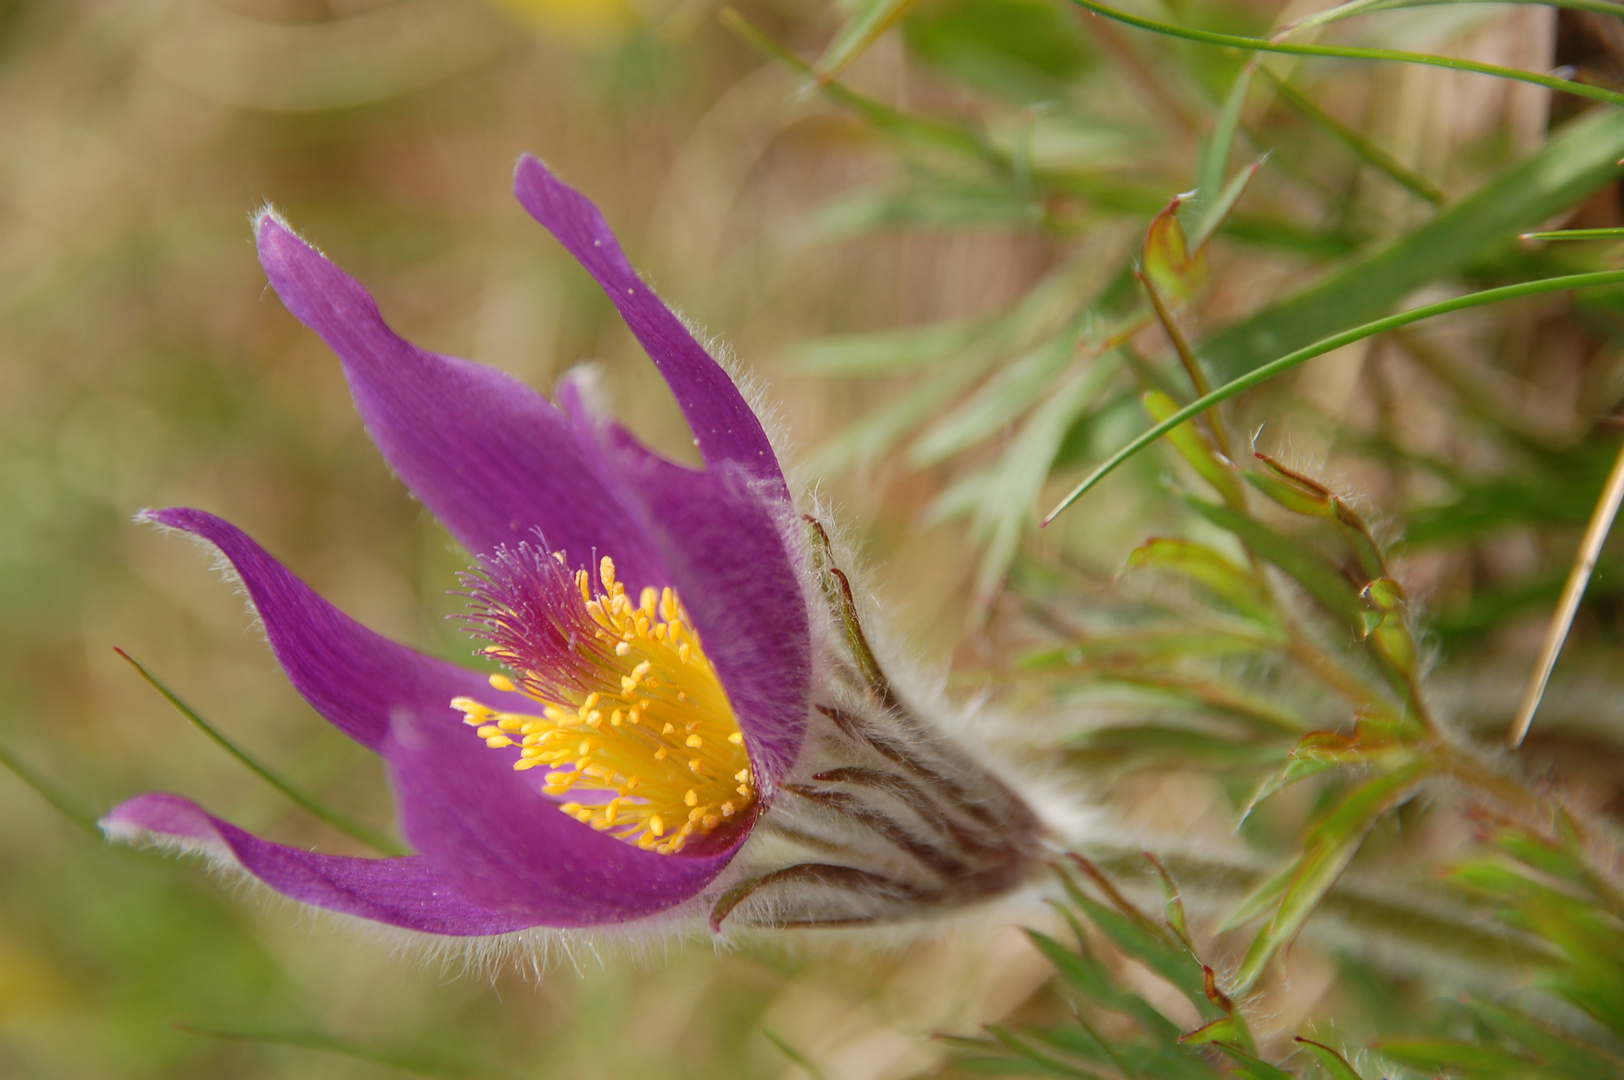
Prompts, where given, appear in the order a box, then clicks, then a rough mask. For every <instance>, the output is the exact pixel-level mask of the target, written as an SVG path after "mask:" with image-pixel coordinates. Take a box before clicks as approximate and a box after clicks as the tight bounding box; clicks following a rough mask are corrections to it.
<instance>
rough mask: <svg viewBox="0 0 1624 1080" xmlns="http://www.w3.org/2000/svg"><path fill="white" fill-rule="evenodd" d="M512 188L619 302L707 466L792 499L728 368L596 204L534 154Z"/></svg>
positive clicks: (521, 163)
mask: <svg viewBox="0 0 1624 1080" xmlns="http://www.w3.org/2000/svg"><path fill="white" fill-rule="evenodd" d="M513 192H514V194H515V195H516V196H517V197H518V200H519V202H520V204H521V205H523V207H524V208H525V209H526V210H527V211H529V212H530V216H531V217H533V218H535V219H536V220H537V221H539V222H541V224H543V225H545V226H546V227H547V229H548V231H550V232H551V233H552V234H553V235H554V236H556V237H557V238H558V241H559V243H561V244H563V245H564V248H565V250H567V251H568V252H569V253H570V254H571V255H573V256H575V259H576V261H577V262H579V263H580V264H581V265H582V266H583V267H585V268H586V271H587V273H589V274H591V275H592V276H593V278H595V279H596V280H597V282H598V284H599V285H601V286H602V287H603V291H604V292H605V293H607V294H608V296H609V299H610V300H611V301H613V302H614V305H615V308H616V309H617V310H618V311H619V312H620V317H621V318H622V319H624V320H626V325H627V326H629V327H630V328H631V331H632V333H633V334H634V335H636V337H637V340H638V341H639V342H640V343H641V344H642V346H643V349H644V351H645V352H647V353H648V355H649V359H651V360H653V361H654V365H655V366H656V367H658V368H659V369H660V374H661V375H662V376H663V377H664V378H665V381H666V384H667V385H668V386H670V387H671V392H672V393H673V394H675V395H676V398H677V404H678V405H680V406H681V407H682V414H683V416H685V417H687V419H688V426H689V427H690V428H691V429H692V430H693V433H694V441H695V442H697V443H698V444H699V452H700V454H701V456H703V457H704V459H705V463H706V464H707V465H710V466H715V465H718V464H720V463H722V462H727V461H731V462H734V463H736V464H737V465H738V466H740V467H741V468H742V469H743V470H744V471H745V472H746V473H748V474H749V475H750V476H752V477H755V478H757V479H759V480H762V481H765V482H767V486H768V487H769V488H770V490H771V493H772V494H774V495H776V496H778V497H779V498H782V499H785V500H787V499H788V498H789V488H788V487H787V486H786V485H785V483H784V474H783V472H782V470H780V469H779V467H778V458H777V457H776V456H775V455H774V454H773V448H772V444H771V443H770V442H769V441H768V439H767V433H766V432H765V431H763V430H762V427H761V421H760V420H758V419H757V418H756V414H755V413H754V412H752V411H751V410H750V406H749V404H747V403H746V402H745V400H744V395H742V394H740V393H739V389H738V387H737V386H735V385H734V384H733V380H732V379H730V378H729V377H728V375H727V372H725V371H723V370H722V367H721V365H720V364H718V363H717V362H716V361H715V359H713V358H712V357H711V355H710V353H708V352H706V351H705V349H704V347H703V346H702V345H700V344H699V342H697V341H695V340H694V338H693V335H692V334H690V333H688V331H687V329H686V328H685V327H684V326H683V325H682V323H681V321H679V320H678V319H677V317H676V316H675V315H673V314H672V313H671V311H670V309H669V308H667V307H666V306H665V305H664V304H663V303H661V302H660V298H659V297H658V296H656V295H655V294H654V290H653V289H650V288H649V287H648V286H647V285H645V284H643V282H642V280H641V279H640V278H639V277H638V276H637V272H636V271H634V270H633V269H632V267H631V263H629V262H627V261H626V256H625V254H624V253H623V252H622V251H621V250H620V244H619V243H618V242H616V240H615V236H614V234H613V233H612V232H610V231H609V226H608V224H606V223H605V222H604V220H603V216H602V215H601V214H599V213H598V209H597V207H595V206H593V205H592V203H591V202H590V201H589V200H588V199H587V198H586V197H585V196H584V195H582V194H581V193H580V192H578V191H576V190H575V189H574V188H571V187H569V186H567V185H565V184H563V183H562V182H560V181H559V180H558V179H557V178H556V177H555V176H553V174H552V173H550V172H548V171H547V167H546V166H545V165H543V164H542V163H541V162H539V161H537V160H536V159H535V158H533V157H531V156H530V155H529V154H526V155H524V156H523V157H521V158H520V159H519V164H518V167H517V168H516V169H515V170H514V176H513Z"/></svg>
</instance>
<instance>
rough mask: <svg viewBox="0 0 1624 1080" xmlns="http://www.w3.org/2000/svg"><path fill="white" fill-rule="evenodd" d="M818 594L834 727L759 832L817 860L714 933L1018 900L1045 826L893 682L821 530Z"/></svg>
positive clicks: (732, 911) (722, 907)
mask: <svg viewBox="0 0 1624 1080" xmlns="http://www.w3.org/2000/svg"><path fill="white" fill-rule="evenodd" d="M806 520H807V522H808V538H809V544H810V546H811V549H812V551H811V555H812V566H813V569H814V572H815V573H816V574H817V576H818V588H819V591H820V593H821V595H822V597H823V599H824V600H825V601H826V602H827V603H828V605H829V613H830V615H831V616H832V617H833V619H834V621H835V626H836V628H837V629H838V630H839V634H838V635H837V647H836V648H835V649H834V650H833V653H834V655H832V656H830V657H828V663H829V666H830V667H831V668H832V669H833V674H834V676H835V677H834V679H833V680H831V684H830V685H829V687H828V688H827V689H826V692H825V693H826V698H827V699H826V700H816V701H814V709H815V712H816V714H817V715H818V716H819V717H821V718H822V720H823V721H824V724H823V726H822V728H821V730H820V733H819V737H818V738H817V739H816V740H815V745H814V746H813V747H812V748H811V750H810V751H809V752H808V753H807V754H806V755H805V757H804V758H803V761H802V762H801V764H799V765H798V766H797V770H796V776H795V777H794V778H792V780H791V781H790V782H786V783H784V784H783V785H781V786H780V788H779V792H780V795H781V798H780V799H779V801H778V803H777V804H776V805H775V806H774V807H773V809H772V811H771V812H769V813H768V814H767V815H766V816H765V817H764V818H763V820H762V822H761V825H760V828H762V829H763V830H765V831H767V832H770V833H775V834H776V835H777V836H778V838H779V839H780V840H786V841H790V842H792V843H794V844H795V845H796V846H797V847H801V848H804V849H810V850H812V851H815V852H817V854H818V859H817V861H814V862H803V863H796V864H793V865H790V866H784V867H779V868H775V869H772V870H770V871H767V872H765V873H761V874H758V875H756V876H753V877H749V878H747V879H745V880H743V881H740V882H738V883H737V884H735V885H733V886H732V887H730V888H729V889H728V890H727V891H726V892H724V893H723V894H722V896H721V897H720V898H719V899H718V900H717V901H716V902H715V903H714V905H713V906H712V909H711V915H710V923H711V927H712V929H713V930H716V929H719V928H720V927H721V925H722V923H723V922H724V921H725V920H728V919H730V918H731V919H735V920H737V921H740V922H743V923H744V924H746V925H753V926H772V927H821V926H850V925H861V924H868V923H881V922H895V921H900V920H905V919H910V918H916V917H919V916H920V915H923V914H927V913H929V912H931V911H935V910H940V909H944V908H951V907H958V906H962V905H964V904H968V903H973V902H976V901H978V900H985V899H988V898H991V897H993V896H997V895H999V894H1001V893H1004V892H1007V891H1009V890H1010V889H1012V888H1014V887H1016V886H1017V885H1019V884H1021V883H1022V882H1023V881H1025V880H1026V879H1027V878H1028V877H1030V876H1031V874H1032V873H1034V872H1035V871H1036V870H1037V868H1038V867H1040V866H1041V865H1042V858H1043V849H1042V846H1041V845H1042V838H1043V832H1044V830H1043V826H1042V824H1041V822H1040V821H1039V820H1038V818H1037V815H1036V814H1034V813H1033V812H1032V810H1031V809H1030V808H1029V807H1028V806H1027V805H1026V803H1025V801H1024V800H1023V799H1022V798H1021V797H1020V795H1018V794H1017V793H1016V792H1015V791H1014V789H1012V788H1011V787H1010V786H1009V785H1007V784H1006V783H1004V782H1003V781H1002V780H1000V779H999V778H998V777H997V776H996V775H995V774H994V773H993V772H992V771H991V770H990V769H988V768H987V767H986V766H985V765H983V764H982V763H981V762H980V761H979V760H977V759H976V758H974V757H972V756H971V755H970V754H968V753H966V752H965V751H963V750H961V749H959V748H958V747H957V746H955V745H953V744H952V743H950V742H949V741H948V740H947V739H945V738H944V737H943V736H942V735H941V734H940V733H939V732H937V731H936V730H935V729H934V728H933V726H932V725H931V724H930V723H929V722H928V721H927V720H926V719H925V718H924V717H923V716H922V715H921V714H920V713H919V712H918V711H917V709H916V708H915V707H914V705H913V704H912V703H911V702H910V701H909V700H908V698H907V696H906V695H905V694H903V693H902V692H901V691H900V690H899V689H898V688H897V686H896V685H895V684H894V683H893V682H892V680H891V679H890V678H889V676H887V674H886V672H885V669H884V667H883V666H882V665H881V664H880V661H879V658H878V657H877V656H876V654H875V652H874V650H873V648H872V647H871V645H870V643H869V639H868V635H867V633H866V632H865V631H864V629H863V625H862V621H861V619H860V618H859V616H858V613H857V604H856V600H855V597H854V596H853V593H852V588H851V582H850V580H849V579H848V578H847V577H846V575H845V573H844V572H842V571H841V570H840V569H839V568H838V567H836V566H835V565H834V564H833V562H832V560H831V559H830V555H829V541H828V534H827V533H826V532H825V531H824V529H823V527H822V526H821V525H820V524H819V523H818V522H816V521H814V520H812V519H811V518H808V519H806Z"/></svg>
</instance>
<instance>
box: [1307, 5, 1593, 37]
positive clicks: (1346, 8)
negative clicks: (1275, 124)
mask: <svg viewBox="0 0 1624 1080" xmlns="http://www.w3.org/2000/svg"><path fill="white" fill-rule="evenodd" d="M1485 3H1496V4H1498V3H1506V4H1543V5H1545V6H1546V7H1555V8H1568V9H1570V10H1573V11H1593V12H1595V13H1596V14H1598V15H1608V16H1611V17H1614V18H1617V17H1618V13H1619V12H1618V3H1617V0H1351V2H1350V3H1346V4H1339V5H1338V6H1336V7H1334V8H1329V9H1327V10H1325V11H1319V12H1315V13H1314V14H1313V15H1310V16H1308V17H1307V18H1304V19H1299V20H1298V21H1296V22H1293V23H1287V24H1286V25H1285V26H1283V27H1281V28H1280V30H1279V32H1278V33H1276V34H1275V37H1277V38H1279V37H1284V36H1285V35H1287V34H1296V33H1300V32H1301V31H1303V30H1311V29H1313V28H1314V27H1316V26H1324V25H1326V24H1328V23H1333V22H1340V21H1341V20H1343V19H1351V18H1352V17H1353V16H1355V15H1373V14H1375V13H1376V12H1378V11H1400V10H1403V9H1404V8H1418V7H1444V6H1446V5H1454V4H1485Z"/></svg>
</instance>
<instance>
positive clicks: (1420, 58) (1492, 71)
mask: <svg viewBox="0 0 1624 1080" xmlns="http://www.w3.org/2000/svg"><path fill="white" fill-rule="evenodd" d="M1072 3H1074V4H1077V5H1078V6H1080V7H1084V8H1087V9H1088V10H1089V11H1092V12H1093V13H1094V14H1096V15H1103V16H1105V17H1106V18H1108V19H1115V20H1116V21H1117V22H1121V23H1126V24H1128V25H1129V26H1136V27H1138V28H1139V29H1141V30H1152V31H1154V32H1156V33H1158V34H1167V35H1169V36H1171V37H1179V38H1184V39H1186V40H1188V41H1199V42H1201V43H1203V44H1206V45H1218V46H1222V47H1224V48H1230V49H1248V50H1251V51H1254V52H1274V53H1286V54H1288V55H1291V56H1332V57H1340V58H1342V59H1346V60H1386V61H1393V62H1398V63H1404V64H1424V65H1427V66H1429V67H1441V68H1449V69H1450V70H1451V71H1470V72H1474V73H1476V74H1478V75H1492V76H1494V77H1495V78H1499V79H1512V80H1515V81H1517V82H1526V83H1533V84H1534V85H1535V86H1543V87H1545V88H1546V89H1547V90H1557V91H1560V92H1562V93H1565V94H1573V95H1574V96H1576V97H1582V98H1589V99H1591V100H1592V101H1605V102H1608V103H1609V104H1612V105H1624V94H1620V93H1618V92H1617V91H1614V90H1608V89H1606V88H1605V87H1600V86H1591V85H1589V84H1587V83H1579V82H1574V81H1572V80H1571V79H1559V78H1556V77H1555V76H1553V75H1542V74H1540V73H1539V72H1535V71H1522V70H1520V69H1517V68H1508V67H1500V66H1499V65H1497V64H1484V63H1479V62H1478V61H1476V60H1463V59H1460V58H1459V57H1454V56H1438V55H1436V54H1434V53H1414V52H1401V51H1399V50H1396V49H1361V48H1356V47H1354V46H1351V45H1299V44H1296V43H1294V42H1286V41H1267V40H1264V39H1263V38H1249V37H1241V36H1240V35H1238V34H1219V33H1214V32H1213V31H1211V30H1197V29H1195V28H1193V27H1188V26H1176V25H1174V24H1172V23H1165V22H1158V21H1156V20H1155V19H1146V18H1143V17H1141V16H1138V15H1130V14H1129V13H1128V12H1126V11H1119V10H1117V9H1116V8H1112V7H1107V6H1105V5H1104V4H1101V3H1098V2H1097V0H1072Z"/></svg>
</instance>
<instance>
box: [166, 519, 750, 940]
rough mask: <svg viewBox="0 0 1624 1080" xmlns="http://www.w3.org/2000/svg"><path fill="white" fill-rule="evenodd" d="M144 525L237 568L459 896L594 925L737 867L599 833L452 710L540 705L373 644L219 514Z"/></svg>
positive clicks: (331, 717) (275, 639) (298, 669)
mask: <svg viewBox="0 0 1624 1080" xmlns="http://www.w3.org/2000/svg"><path fill="white" fill-rule="evenodd" d="M146 516H147V518H148V520H151V521H154V522H157V523H158V524H161V525H167V526H169V527H170V528H175V529H182V530H184V531H186V532H190V533H192V534H194V535H197V536H200V537H202V538H203V539H205V540H208V541H209V542H210V543H212V544H213V545H214V546H215V547H217V548H219V549H220V551H221V552H222V553H223V554H224V555H225V556H226V558H227V559H229V560H230V562H231V564H232V566H233V567H234V568H235V569H236V571H237V573H238V574H239V575H240V576H241V578H242V581H243V584H244V586H245V587H246V588H247V590H248V595H249V598H250V599H251V600H252V601H253V603H254V607H255V608H256V610H257V611H258V612H259V616H260V620H261V621H262V622H263V623H264V625H265V636H266V637H267V638H269V639H270V642H271V648H272V650H273V651H274V652H275V653H276V658H277V660H278V661H279V662H280V663H281V664H282V668H283V670H285V671H286V672H287V675H288V679H289V681H291V682H292V683H293V685H294V687H295V688H296V689H297V690H298V691H299V692H300V693H301V694H303V695H304V697H305V700H307V701H309V702H310V704H311V705H312V706H313V707H314V708H315V709H316V711H317V712H319V713H321V714H322V716H324V717H326V718H327V720H328V721H329V722H331V723H332V724H333V725H334V726H335V727H337V728H338V729H339V730H341V731H343V732H344V733H345V734H347V735H349V736H350V737H351V738H353V739H355V740H356V741H357V742H360V743H362V744H363V745H365V746H367V747H369V748H371V749H373V750H375V751H377V752H378V753H380V754H382V755H383V757H384V758H385V760H386V762H387V763H388V765H389V769H390V778H391V782H392V786H393V789H394V792H395V801H396V804H397V808H398V813H399V817H400V825H401V833H402V835H404V836H405V837H406V839H407V840H408V841H409V842H410V843H411V845H412V846H413V847H414V848H416V849H417V850H418V851H420V852H422V853H423V855H424V856H425V857H427V858H428V860H429V861H430V863H431V864H432V865H433V866H434V867H435V870H436V872H437V873H438V874H440V875H441V877H442V878H443V880H445V881H448V882H450V883H452V884H453V885H455V886H456V887H457V888H458V890H459V891H460V892H461V893H462V894H464V895H466V896H468V897H471V898H473V899H474V900H476V901H478V902H479V903H480V904H482V905H485V906H486V907H489V908H491V909H495V910H502V911H508V912H520V913H522V914H523V915H524V917H525V918H528V919H529V920H530V922H528V923H526V924H525V925H536V924H546V925H548V926H586V925H592V924H596V923H603V922H620V921H624V920H627V919H634V918H639V917H641V916H643V915H648V914H652V913H653V912H656V911H660V910H663V909H665V908H668V907H671V906H672V905H674V904H677V903H680V902H682V901H683V900H685V899H687V898H688V897H689V896H692V895H693V894H694V893H695V892H697V891H698V890H699V889H701V888H703V887H704V886H705V885H706V884H707V883H708V882H709V881H710V880H711V879H712V878H714V877H715V876H716V875H717V874H718V873H720V872H721V870H722V867H724V866H726V865H727V861H728V859H729V858H731V856H732V850H731V848H730V849H729V850H727V851H724V852H721V853H715V852H710V853H705V854H698V853H696V854H693V855H687V854H684V855H674V856H673V855H659V854H656V853H655V852H652V851H644V850H642V849H641V848H638V847H635V846H633V845H631V844H627V843H624V842H622V841H620V840H616V839H615V838H614V837H612V836H609V835H607V834H605V833H600V832H595V831H593V830H592V829H591V828H589V827H588V826H586V825H583V824H581V823H580V822H578V821H576V820H575V819H573V818H571V817H569V816H568V815H567V814H564V813H562V812H560V811H559V810H558V809H557V807H556V805H555V804H554V803H552V802H551V801H549V800H547V799H545V798H544V797H542V796H541V795H540V794H539V793H538V792H537V791H536V790H535V789H534V788H533V787H532V786H531V785H530V783H529V782H527V780H526V774H521V773H518V772H515V771H514V770H513V768H512V765H513V762H514V760H515V759H516V757H517V751H516V750H511V749H510V750H503V751H498V750H493V749H491V748H489V747H487V746H486V745H485V743H484V741H483V740H481V739H480V738H479V737H478V736H477V735H475V734H474V732H473V731H472V730H471V729H470V728H469V727H468V726H467V725H466V724H464V723H463V714H462V713H461V712H459V711H458V710H455V709H453V708H451V699H452V698H454V697H460V696H467V697H472V698H475V699H477V700H479V701H483V702H485V703H486V704H488V705H491V706H492V707H493V708H506V709H512V710H514V711H516V712H528V711H532V710H533V709H534V708H535V707H536V703H535V702H534V701H532V700H531V699H530V698H527V697H524V696H523V695H519V694H504V693H501V692H499V691H496V690H494V689H492V688H491V686H490V684H489V683H488V682H487V681H486V679H485V678H484V677H483V676H481V675H479V674H477V673H476V672H472V671H467V670H465V669H463V668H460V667H458V666H456V665H455V664H449V663H446V662H445V661H443V660H436V659H433V658H432V657H428V656H424V655H423V654H422V653H419V652H415V651H414V650H411V649H408V648H406V647H405V646H403V645H398V644H396V643H394V642H392V641H389V640H387V639H386V638H383V637H380V636H378V635H377V634H374V633H373V632H372V631H370V630H368V629H367V628H366V627H364V626H362V625H361V624H360V623H358V622H356V621H355V620H354V619H351V618H350V617H349V616H347V615H345V614H343V613H342V612H340V611H339V610H338V609H337V608H335V607H333V606H332V605H331V604H329V603H327V601H325V600H323V599H322V598H321V597H320V596H318V595H317V594H316V592H315V590H313V589H311V588H310V587H309V586H308V585H306V584H305V583H304V582H302V581H300V580H299V579H298V578H297V577H295V576H294V575H293V574H291V573H290V572H289V571H288V570H287V568H286V567H284V566H282V564H281V563H279V562H277V561H276V560H275V559H273V558H271V556H269V555H268V554H266V553H265V551H264V550H263V549H262V548H260V547H259V545H258V544H255V543H254V542H253V541H252V540H250V539H249V538H248V537H247V535H245V534H244V533H243V532H241V531H240V530H238V529H237V528H235V527H234V526H232V525H230V524H228V523H227V522H225V521H222V520H221V519H219V518H217V517H214V516H213V515H211V514H206V513H204V512H202V511H200V510H178V509H177V510H159V511H153V512H149V513H148V514H147V515H146ZM736 839H740V840H742V837H739V838H736ZM733 846H734V847H736V846H737V844H736V843H735V844H734V845H733Z"/></svg>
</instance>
